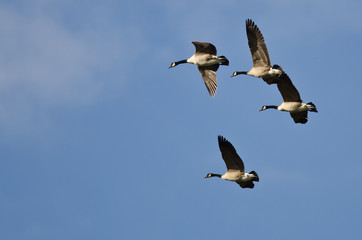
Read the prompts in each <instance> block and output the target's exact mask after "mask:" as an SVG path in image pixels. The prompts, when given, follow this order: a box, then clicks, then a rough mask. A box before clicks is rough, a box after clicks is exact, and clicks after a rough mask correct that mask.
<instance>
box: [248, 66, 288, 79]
mask: <svg viewBox="0 0 362 240" xmlns="http://www.w3.org/2000/svg"><path fill="white" fill-rule="evenodd" d="M247 74H248V75H249V76H253V77H257V78H272V77H275V76H279V75H281V74H282V71H280V70H279V69H273V68H269V69H267V68H265V67H253V68H252V69H250V71H249V72H247Z"/></svg>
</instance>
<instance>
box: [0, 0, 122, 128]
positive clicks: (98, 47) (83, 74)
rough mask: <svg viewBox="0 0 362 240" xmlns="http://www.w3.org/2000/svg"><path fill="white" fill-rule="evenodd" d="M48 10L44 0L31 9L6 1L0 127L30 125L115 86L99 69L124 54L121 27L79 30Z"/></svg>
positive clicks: (0, 17) (1, 22)
mask: <svg viewBox="0 0 362 240" xmlns="http://www.w3.org/2000/svg"><path fill="white" fill-rule="evenodd" d="M40 5H41V7H40ZM46 10H47V9H46V8H44V6H43V5H42V1H40V2H39V8H37V7H36V6H35V7H33V8H32V10H30V11H29V12H28V13H27V14H24V13H21V10H19V9H16V8H11V7H9V6H6V5H3V4H0V32H1V33H2V34H1V35H2V36H1V39H0V52H1V54H0V131H5V130H8V131H11V130H9V128H10V129H19V126H20V128H22V129H23V130H24V129H25V128H26V127H27V125H31V124H32V123H33V122H34V121H35V118H36V119H37V120H36V121H39V117H40V116H41V115H42V114H44V110H45V109H47V108H51V107H55V106H68V105H70V106H82V105H84V104H89V103H92V102H93V101H95V100H97V98H98V97H99V96H100V94H101V93H102V91H104V90H106V88H107V87H109V88H111V86H108V85H112V83H110V81H112V80H111V79H105V78H100V77H99V75H100V74H101V73H103V72H105V71H107V70H109V69H110V68H112V67H114V64H117V63H118V62H117V60H118V58H119V56H120V55H122V54H121V53H122V51H123V50H124V46H122V45H121V42H120V38H121V37H120V32H114V33H113V32H111V31H109V30H107V29H105V28H103V26H104V24H99V25H98V26H97V25H96V26H94V25H92V28H90V27H84V28H82V29H80V30H78V31H74V29H72V28H71V27H70V26H69V25H66V24H64V23H63V22H62V21H60V20H59V18H56V17H54V18H53V17H52V16H51V15H50V14H49V13H46ZM99 14H100V15H101V16H94V17H95V18H97V17H100V18H101V19H102V20H103V21H106V20H104V19H106V18H102V17H104V12H102V11H100V12H99ZM114 62H116V63H114ZM97 76H98V77H97ZM117 80H118V81H122V79H117ZM107 81H108V82H107ZM117 84H118V83H117ZM19 131H21V130H19Z"/></svg>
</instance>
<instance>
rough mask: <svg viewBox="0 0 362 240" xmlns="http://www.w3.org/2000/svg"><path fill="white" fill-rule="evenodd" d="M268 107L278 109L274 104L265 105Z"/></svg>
mask: <svg viewBox="0 0 362 240" xmlns="http://www.w3.org/2000/svg"><path fill="white" fill-rule="evenodd" d="M268 108H273V109H278V106H275V105H267V106H265V109H268Z"/></svg>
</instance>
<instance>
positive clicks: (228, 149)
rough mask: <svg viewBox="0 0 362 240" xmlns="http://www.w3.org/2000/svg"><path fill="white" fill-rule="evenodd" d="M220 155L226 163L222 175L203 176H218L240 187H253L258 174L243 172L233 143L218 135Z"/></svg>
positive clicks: (257, 179) (209, 174)
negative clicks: (224, 171) (225, 169)
mask: <svg viewBox="0 0 362 240" xmlns="http://www.w3.org/2000/svg"><path fill="white" fill-rule="evenodd" d="M217 138H218V141H219V148H220V151H221V156H222V158H223V159H224V162H225V164H226V168H227V171H226V173H225V174H224V175H221V174H216V173H208V174H207V175H206V176H205V178H210V177H219V178H222V179H225V180H228V181H233V182H236V183H237V184H239V185H240V187H242V188H254V183H253V181H255V182H259V176H258V174H257V173H256V172H255V171H251V172H250V173H245V169H244V163H243V160H241V158H240V157H239V155H238V154H237V152H236V150H235V148H234V147H233V145H232V144H231V143H230V142H229V141H228V140H226V139H225V138H224V137H223V136H218V137H217Z"/></svg>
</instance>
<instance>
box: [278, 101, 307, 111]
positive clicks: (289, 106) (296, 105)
mask: <svg viewBox="0 0 362 240" xmlns="http://www.w3.org/2000/svg"><path fill="white" fill-rule="evenodd" d="M309 108H313V107H312V106H311V105H309V104H306V103H301V102H283V103H282V104H281V105H280V106H279V107H278V110H279V111H285V112H290V113H293V112H304V111H307V110H308V109H309Z"/></svg>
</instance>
